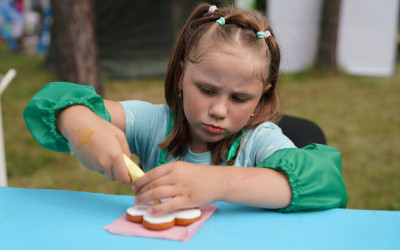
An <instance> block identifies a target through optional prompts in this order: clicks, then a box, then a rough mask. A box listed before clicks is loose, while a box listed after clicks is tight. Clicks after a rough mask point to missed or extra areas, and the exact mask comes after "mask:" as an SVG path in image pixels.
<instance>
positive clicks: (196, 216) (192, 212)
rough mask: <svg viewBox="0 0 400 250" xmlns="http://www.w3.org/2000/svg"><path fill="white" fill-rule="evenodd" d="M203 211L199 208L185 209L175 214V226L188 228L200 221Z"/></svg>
mask: <svg viewBox="0 0 400 250" xmlns="http://www.w3.org/2000/svg"><path fill="white" fill-rule="evenodd" d="M200 218H201V211H200V209H198V208H192V209H184V210H180V211H176V212H175V225H178V226H187V225H190V224H192V223H193V222H195V221H198V220H200Z"/></svg>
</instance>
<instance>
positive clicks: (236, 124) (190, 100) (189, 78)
mask: <svg viewBox="0 0 400 250" xmlns="http://www.w3.org/2000/svg"><path fill="white" fill-rule="evenodd" d="M235 52H236V54H235V55H228V54H226V53H222V52H208V54H207V55H206V57H205V58H206V59H205V60H203V61H202V62H201V63H196V64H194V63H191V62H189V61H186V62H185V65H184V71H183V78H182V80H181V83H180V87H181V88H182V93H183V109H184V113H185V116H186V118H187V121H188V122H189V126H190V133H191V141H190V149H191V151H192V152H194V153H203V152H206V151H207V143H208V142H217V141H220V140H221V139H223V138H225V137H227V136H229V135H231V134H233V133H236V132H238V131H239V130H241V129H242V128H243V127H244V126H245V125H246V123H247V121H248V120H249V119H251V118H250V117H251V115H252V113H253V112H254V110H255V108H256V106H257V104H258V102H259V100H260V98H261V95H262V94H263V92H264V91H267V90H268V89H269V87H270V85H267V86H265V87H264V86H263V83H262V82H261V81H260V80H258V79H256V78H255V76H254V75H255V74H254V69H255V63H257V60H255V59H254V56H251V53H248V51H246V50H244V49H242V48H238V49H236V50H235Z"/></svg>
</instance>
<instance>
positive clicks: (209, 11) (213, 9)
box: [208, 5, 218, 15]
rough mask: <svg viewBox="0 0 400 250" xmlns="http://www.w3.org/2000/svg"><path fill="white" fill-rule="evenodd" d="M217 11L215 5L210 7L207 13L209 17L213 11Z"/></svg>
mask: <svg viewBox="0 0 400 250" xmlns="http://www.w3.org/2000/svg"><path fill="white" fill-rule="evenodd" d="M216 9H218V8H217V6H215V5H211V6H210V8H209V9H208V13H210V14H211V15H212V14H214V11H215V10H216Z"/></svg>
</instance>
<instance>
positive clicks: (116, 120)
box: [24, 82, 130, 183]
mask: <svg viewBox="0 0 400 250" xmlns="http://www.w3.org/2000/svg"><path fill="white" fill-rule="evenodd" d="M24 119H25V121H26V124H27V126H28V128H29V130H30V132H31V133H32V136H33V137H34V138H35V139H36V140H37V141H38V142H39V143H40V145H42V146H43V147H45V148H47V149H50V150H54V151H59V152H65V151H70V150H71V149H72V151H73V152H74V153H75V154H76V156H77V158H78V159H79V160H80V161H81V163H82V164H83V165H84V166H86V167H87V168H89V169H92V170H95V171H97V172H100V173H102V174H104V175H105V176H106V177H108V178H110V179H113V180H114V179H116V180H118V181H120V182H122V183H129V182H130V178H129V175H128V171H127V169H126V166H125V164H124V161H123V157H122V153H125V154H127V155H128V156H130V150H129V146H128V143H127V140H126V137H125V133H124V132H125V131H124V130H125V124H124V119H125V116H124V112H123V110H122V107H121V105H120V104H119V103H116V102H111V101H104V100H103V98H102V97H101V96H99V95H97V94H96V93H95V91H94V89H93V87H91V86H85V85H78V84H73V83H67V82H53V83H49V84H46V85H45V86H44V87H43V88H42V89H41V90H40V91H39V92H38V93H37V94H36V95H35V96H34V97H33V98H32V100H31V101H30V102H29V104H28V106H27V107H26V108H25V110H24Z"/></svg>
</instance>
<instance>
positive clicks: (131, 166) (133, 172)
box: [122, 154, 161, 204]
mask: <svg viewBox="0 0 400 250" xmlns="http://www.w3.org/2000/svg"><path fill="white" fill-rule="evenodd" d="M122 155H123V157H124V162H125V165H126V166H127V167H128V172H129V175H130V176H131V179H132V182H134V181H135V180H136V179H137V178H140V177H142V176H143V175H144V172H143V170H142V169H141V168H140V167H139V166H138V165H137V164H136V163H135V162H134V161H132V160H131V158H129V157H128V156H127V155H126V154H122ZM135 194H136V192H135ZM155 203H156V204H160V203H161V201H160V200H157V201H155Z"/></svg>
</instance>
